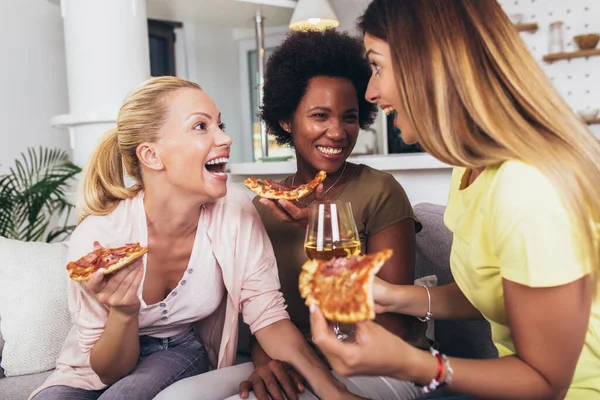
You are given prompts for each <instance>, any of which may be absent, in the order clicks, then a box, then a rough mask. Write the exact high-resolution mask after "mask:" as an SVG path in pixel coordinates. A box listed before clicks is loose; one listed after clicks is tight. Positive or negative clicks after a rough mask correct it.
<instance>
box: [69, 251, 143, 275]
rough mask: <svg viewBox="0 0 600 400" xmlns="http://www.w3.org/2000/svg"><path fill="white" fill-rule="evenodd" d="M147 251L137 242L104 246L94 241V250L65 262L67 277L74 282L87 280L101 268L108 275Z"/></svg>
mask: <svg viewBox="0 0 600 400" xmlns="http://www.w3.org/2000/svg"><path fill="white" fill-rule="evenodd" d="M147 252H148V248H147V247H143V246H141V245H140V244H139V243H128V244H126V245H124V246H121V247H114V248H104V247H102V246H101V245H100V243H98V242H94V250H92V251H91V252H89V253H88V254H86V255H85V256H83V257H81V258H80V259H79V260H76V261H71V262H69V263H68V264H67V271H68V272H69V277H70V278H71V279H72V280H74V281H76V282H85V281H87V280H89V279H90V278H91V277H92V275H93V274H94V272H96V271H98V270H99V269H101V268H103V269H104V270H103V274H104V275H108V274H112V273H113V272H116V271H118V270H120V269H121V268H123V267H125V266H127V265H129V264H131V263H132V262H133V261H135V260H137V259H138V258H140V257H142V256H143V255H144V254H146V253H147Z"/></svg>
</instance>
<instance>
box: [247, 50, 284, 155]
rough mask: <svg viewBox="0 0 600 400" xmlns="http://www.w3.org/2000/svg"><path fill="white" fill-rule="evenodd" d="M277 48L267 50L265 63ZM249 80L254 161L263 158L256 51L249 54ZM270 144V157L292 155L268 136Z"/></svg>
mask: <svg viewBox="0 0 600 400" xmlns="http://www.w3.org/2000/svg"><path fill="white" fill-rule="evenodd" d="M273 50H275V48H273V47H271V48H265V63H266V60H267V59H268V58H269V56H270V55H271V54H272V53H273ZM248 73H249V76H248V80H249V82H250V88H249V89H250V90H249V93H248V94H249V96H250V109H251V110H252V112H251V115H250V123H251V129H252V149H253V151H254V160H258V159H260V158H262V145H261V138H260V120H259V119H258V112H259V109H258V100H259V99H258V96H259V92H258V91H257V90H256V87H257V86H258V62H257V60H256V50H251V51H249V52H248ZM268 143H269V157H282V156H284V157H285V156H288V155H290V153H291V151H290V148H289V147H288V146H285V147H282V146H279V145H278V144H277V142H276V141H275V138H274V137H272V136H270V135H269V136H268Z"/></svg>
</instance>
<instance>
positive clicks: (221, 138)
mask: <svg viewBox="0 0 600 400" xmlns="http://www.w3.org/2000/svg"><path fill="white" fill-rule="evenodd" d="M215 142H216V143H215V144H216V145H217V146H227V147H229V146H231V144H232V143H233V139H232V138H231V137H230V136H229V135H228V134H226V133H225V131H223V130H222V129H219V134H218V135H217V139H216V140H215Z"/></svg>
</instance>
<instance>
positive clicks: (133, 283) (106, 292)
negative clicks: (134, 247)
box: [86, 258, 144, 316]
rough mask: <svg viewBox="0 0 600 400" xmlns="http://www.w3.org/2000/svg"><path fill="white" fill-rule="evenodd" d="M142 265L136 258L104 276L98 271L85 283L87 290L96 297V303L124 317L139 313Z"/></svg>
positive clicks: (139, 259) (140, 259)
mask: <svg viewBox="0 0 600 400" xmlns="http://www.w3.org/2000/svg"><path fill="white" fill-rule="evenodd" d="M143 266H144V263H143V261H142V258H138V259H137V260H135V261H133V262H132V263H131V264H130V265H128V266H126V267H125V268H122V269H120V270H118V271H117V272H114V273H112V274H110V275H104V274H103V273H102V270H98V271H96V272H95V273H94V275H92V278H91V279H90V280H89V281H87V282H86V286H87V288H88V290H90V291H91V292H92V293H94V294H95V295H96V298H97V299H98V301H99V302H100V303H102V304H104V305H106V306H108V307H110V308H111V311H117V312H119V313H121V314H123V315H126V316H133V315H135V314H137V313H138V312H139V311H140V307H141V303H140V299H139V297H138V295H137V293H138V289H139V287H140V284H141V282H142V277H143V275H144V268H143Z"/></svg>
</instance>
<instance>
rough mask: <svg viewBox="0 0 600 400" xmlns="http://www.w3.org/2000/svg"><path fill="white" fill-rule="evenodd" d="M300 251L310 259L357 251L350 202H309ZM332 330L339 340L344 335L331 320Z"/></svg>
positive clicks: (357, 239)
mask: <svg viewBox="0 0 600 400" xmlns="http://www.w3.org/2000/svg"><path fill="white" fill-rule="evenodd" d="M304 250H305V252H306V256H307V257H308V258H309V259H311V260H331V259H332V258H337V257H352V256H356V255H359V254H360V253H361V245H360V239H359V237H358V229H357V228H356V222H354V214H353V213H352V206H351V205H350V203H348V202H340V201H324V202H318V203H313V204H312V205H311V208H310V213H309V218H308V226H307V227H306V237H305V240H304ZM333 331H334V332H335V334H336V336H337V337H338V339H340V340H345V339H347V338H348V335H347V334H345V333H343V332H341V330H340V326H339V323H338V322H337V321H334V326H333Z"/></svg>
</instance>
